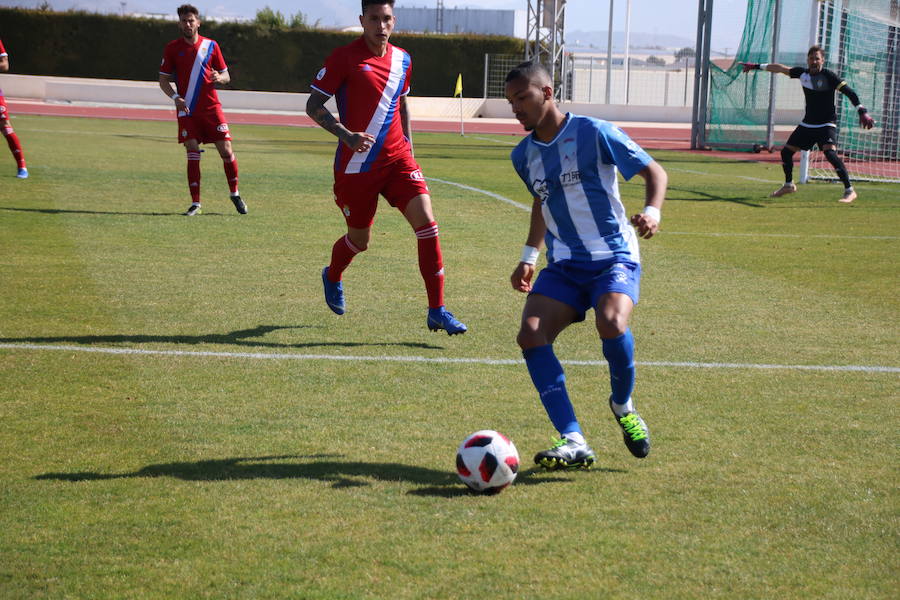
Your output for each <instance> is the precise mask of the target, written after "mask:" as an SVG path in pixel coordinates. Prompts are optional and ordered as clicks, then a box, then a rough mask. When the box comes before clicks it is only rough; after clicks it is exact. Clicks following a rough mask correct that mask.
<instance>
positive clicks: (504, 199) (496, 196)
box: [426, 177, 531, 211]
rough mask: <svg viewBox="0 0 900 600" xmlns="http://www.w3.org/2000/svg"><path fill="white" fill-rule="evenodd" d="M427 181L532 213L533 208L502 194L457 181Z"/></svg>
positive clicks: (431, 178)
mask: <svg viewBox="0 0 900 600" xmlns="http://www.w3.org/2000/svg"><path fill="white" fill-rule="evenodd" d="M426 179H430V180H431V181H437V182H438V183H445V184H447V185H453V186H456V187H458V188H462V189H464V190H469V191H470V192H478V193H479V194H484V195H485V196H490V197H491V198H494V199H495V200H499V201H500V202H506V203H507V204H511V205H513V206H515V207H516V208H521V209H522V210H527V211H530V210H531V207H530V206H526V205H524V204H522V203H521V202H516V201H515V200H510V199H509V198H507V197H506V196H501V195H500V194H495V193H494V192H489V191H487V190H482V189H479V188H477V187H472V186H470V185H465V184H462V183H456V182H455V181H447V180H446V179H438V178H437V177H427V178H426Z"/></svg>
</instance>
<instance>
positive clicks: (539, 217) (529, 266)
mask: <svg viewBox="0 0 900 600" xmlns="http://www.w3.org/2000/svg"><path fill="white" fill-rule="evenodd" d="M546 233H547V223H546V222H545V221H544V213H543V212H541V199H540V198H535V199H534V203H533V204H532V205H531V224H530V225H529V227H528V239H527V240H526V241H525V248H524V249H523V250H522V258H521V260H520V261H519V264H518V266H516V270H515V271H513V274H512V275H511V276H510V278H509V281H510V283H511V284H512V287H513V289H514V290H516V291H519V292H523V293H528V292H530V291H531V280H532V278H534V272H535V268H534V264H535V262H537V252H538V250H540V249H541V247H543V245H544V236H545V235H546ZM526 255H527V256H526Z"/></svg>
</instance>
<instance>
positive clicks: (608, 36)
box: [606, 0, 615, 104]
mask: <svg viewBox="0 0 900 600" xmlns="http://www.w3.org/2000/svg"><path fill="white" fill-rule="evenodd" d="M613 6H615V0H609V31H607V32H606V103H607V104H609V101H610V92H611V91H612V41H613Z"/></svg>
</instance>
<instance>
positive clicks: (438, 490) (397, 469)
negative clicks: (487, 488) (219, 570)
mask: <svg viewBox="0 0 900 600" xmlns="http://www.w3.org/2000/svg"><path fill="white" fill-rule="evenodd" d="M340 456H341V455H337V454H313V455H306V456H303V455H281V456H258V457H237V458H224V459H220V460H200V461H196V462H175V463H165V464H159V465H147V466H146V467H143V468H141V469H138V470H137V471H134V472H131V473H94V472H91V471H83V472H77V473H43V474H41V475H36V476H35V477H34V478H35V479H38V480H56V481H70V482H82V481H106V480H110V479H133V478H154V477H172V478H175V479H182V480H185V481H233V480H246V479H313V480H316V481H327V482H331V484H332V486H331V487H332V488H334V489H343V488H354V487H365V486H368V485H371V483H372V482H373V481H388V482H391V481H392V482H399V483H411V484H417V485H424V486H427V487H424V488H419V489H416V490H412V491H410V492H408V493H409V494H412V495H417V496H442V497H446V498H449V497H454V496H468V495H472V492H470V491H469V490H468V488H466V487H465V486H464V485H463V484H462V483H460V481H459V479H458V478H457V476H456V473H454V472H453V471H449V470H448V471H438V470H435V469H427V468H425V467H418V466H415V465H404V464H400V463H377V462H354V461H337V460H333V459H334V458H340ZM297 460H306V461H309V462H284V461H297ZM279 461H281V462H279ZM596 471H597V472H604V471H605V472H622V471H619V470H617V469H597V470H596ZM538 473H541V472H540V471H538V470H537V469H529V470H527V471H523V472H521V473H519V476H518V477H517V478H516V482H515V485H537V484H543V483H553V482H566V481H569V479H568V478H564V477H559V476H541V477H536V476H535V475H536V474H538Z"/></svg>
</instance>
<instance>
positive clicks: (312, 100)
mask: <svg viewBox="0 0 900 600" xmlns="http://www.w3.org/2000/svg"><path fill="white" fill-rule="evenodd" d="M326 102H328V96H327V95H325V94H323V93H322V92H319V91H316V90H312V92H311V93H310V94H309V99H308V100H307V101H306V114H307V115H308V116H309V118H310V119H312V120H313V121H315V122H316V123H317V124H318V125H319V127H321V128H322V129H324V130H325V131H327V132H329V133H331V134H332V135H334V136H336V137H337V138H338V139H339V140H341V141H342V142H344V143H345V144H346V145H347V146H348V147H349V148H350V149H351V150H353V151H354V152H365V151H366V150H368V149H369V148H371V147H372V144H373V143H375V137H374V136H372V135H371V134H369V133H366V132H365V131H363V132H361V133H355V132H352V131H350V130H349V129H347V128H346V127H344V126H343V125H341V124H340V123H339V122H338V120H337V119H335V118H334V115H333V114H331V111H330V110H328V109H327V108H325V103H326Z"/></svg>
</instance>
